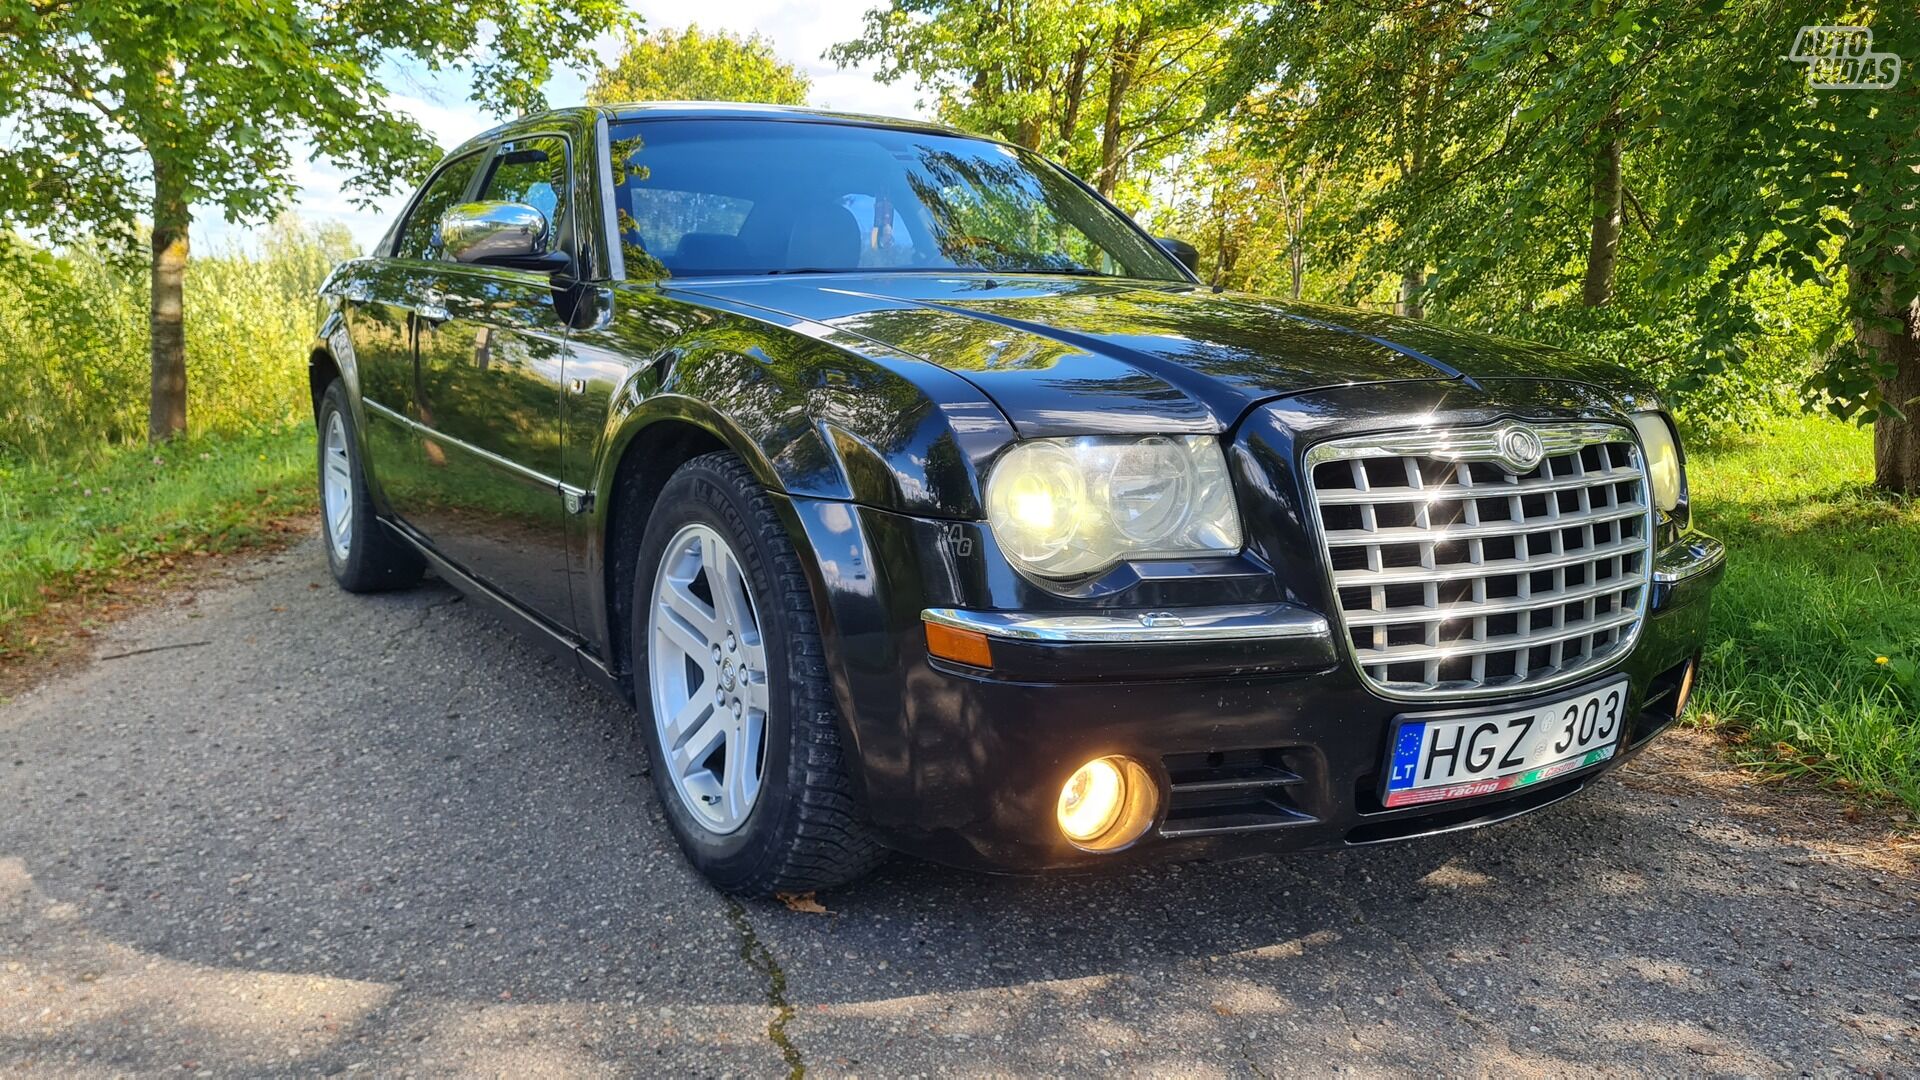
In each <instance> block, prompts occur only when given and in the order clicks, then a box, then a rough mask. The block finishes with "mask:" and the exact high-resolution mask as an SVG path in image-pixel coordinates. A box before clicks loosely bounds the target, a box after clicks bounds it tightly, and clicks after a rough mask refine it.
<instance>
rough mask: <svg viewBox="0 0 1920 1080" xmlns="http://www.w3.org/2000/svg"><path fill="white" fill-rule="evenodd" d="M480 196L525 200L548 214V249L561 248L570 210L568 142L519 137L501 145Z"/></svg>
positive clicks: (523, 201) (491, 198)
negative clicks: (562, 221)
mask: <svg viewBox="0 0 1920 1080" xmlns="http://www.w3.org/2000/svg"><path fill="white" fill-rule="evenodd" d="M480 198H481V199H482V200H483V201H486V202H512V203H522V204H525V205H527V206H531V207H533V208H534V209H535V210H538V211H540V212H541V213H542V214H545V215H546V216H547V250H548V251H554V250H556V249H557V248H558V246H559V245H558V243H557V239H558V237H559V235H560V218H561V216H562V215H563V214H565V213H566V210H567V144H566V142H565V141H564V140H562V139H558V138H555V137H553V136H551V135H538V136H534V137H533V138H529V139H516V140H514V141H513V142H510V143H505V144H503V145H502V146H501V147H500V152H499V154H497V155H495V156H494V159H493V169H492V171H491V172H489V173H488V175H487V182H486V184H485V186H483V187H482V188H481V189H480Z"/></svg>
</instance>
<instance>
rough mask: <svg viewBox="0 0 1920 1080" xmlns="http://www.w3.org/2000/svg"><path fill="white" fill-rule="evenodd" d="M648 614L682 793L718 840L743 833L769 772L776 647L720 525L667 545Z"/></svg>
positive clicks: (663, 740)
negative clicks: (770, 663)
mask: <svg viewBox="0 0 1920 1080" xmlns="http://www.w3.org/2000/svg"><path fill="white" fill-rule="evenodd" d="M653 597H654V600H653V609H652V611H651V612H649V614H648V619H649V628H648V635H647V636H648V639H649V649H648V656H647V660H648V663H649V665H650V667H651V670H650V671H649V673H648V682H649V683H650V684H651V686H652V690H653V722H654V725H655V734H656V735H658V736H659V739H660V747H661V749H662V750H664V751H665V753H666V760H665V761H662V762H660V763H659V766H658V767H659V768H663V769H665V770H666V771H667V775H668V778H669V779H671V780H672V781H673V788H674V790H675V791H676V792H678V793H679V795H680V798H681V800H682V802H683V804H684V805H685V806H686V808H687V809H688V811H690V812H691V813H692V814H693V816H694V817H695V818H696V819H698V820H699V822H700V823H701V824H702V825H703V826H705V827H706V828H708V829H711V830H712V831H713V832H715V833H719V834H726V833H731V832H733V831H734V830H736V829H738V828H739V827H740V826H741V825H742V824H744V823H745V822H746V820H747V815H748V814H749V813H750V812H752V810H753V804H754V800H756V799H758V798H759V796H760V787H761V782H762V780H763V778H764V774H765V770H766V734H767V704H768V701H767V649H766V644H765V642H764V641H763V640H762V638H761V634H760V619H759V617H758V616H757V615H756V614H755V612H754V606H753V595H752V593H751V591H750V590H749V589H748V587H747V579H746V577H745V575H744V574H743V573H742V572H741V570H740V558H739V556H737V555H735V554H734V552H733V549H732V548H731V547H728V546H727V542H726V541H725V540H724V539H722V538H721V536H720V534H719V533H717V532H715V531H714V530H713V528H712V527H711V526H708V525H705V524H701V523H699V522H695V523H693V524H690V525H686V526H683V527H682V528H681V529H680V531H679V532H677V533H675V534H674V536H673V539H671V540H669V541H668V542H667V548H666V557H665V558H663V559H661V560H660V568H659V570H658V572H657V574H656V577H655V581H654V585H653Z"/></svg>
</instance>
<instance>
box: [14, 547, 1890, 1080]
mask: <svg viewBox="0 0 1920 1080" xmlns="http://www.w3.org/2000/svg"><path fill="white" fill-rule="evenodd" d="M645 769H646V759H645V753H644V751H643V750H642V748H641V743H640V741H639V739H638V738H637V737H636V734H635V732H634V729H633V724H632V717H631V714H630V713H628V712H627V711H626V710H625V709H624V707H623V706H621V705H620V704H619V703H618V702H616V701H614V700H612V699H611V698H609V697H607V696H605V695H603V694H601V693H599V692H598V691H596V690H594V689H592V688H591V687H589V686H588V685H586V684H585V683H583V682H582V681H581V680H580V679H578V678H577V677H576V676H575V675H574V674H573V673H571V672H570V671H567V670H564V669H562V668H561V667H559V666H558V665H556V664H554V663H553V662H551V661H550V660H548V659H547V658H546V657H545V656H544V655H543V654H541V653H539V652H538V651H536V650H535V649H533V648H531V647H529V646H527V645H524V644H522V643H521V642H520V640H519V639H517V638H516V637H514V636H512V635H511V634H509V633H507V632H506V631H504V630H503V629H502V628H501V627H500V626H499V625H498V624H496V623H494V622H492V621H491V620H490V619H489V618H488V617H487V616H486V615H484V614H483V613H481V612H479V611H477V610H475V609H474V608H473V607H472V606H471V605H468V604H465V603H463V602H461V601H460V599H459V597H458V595H457V594H455V593H454V592H452V591H451V590H449V589H447V588H445V587H444V586H440V585H437V584H430V585H428V586H426V587H423V588H421V589H419V590H416V591H412V592H408V593H401V594H393V595H388V596H379V597H371V598H368V597H353V596H348V595H346V594H343V593H340V592H339V591H337V590H336V589H334V587H333V585H332V584H331V582H330V581H329V580H328V579H327V578H326V571H325V567H324V563H323V560H322V557H321V553H320V551H319V549H318V546H317V544H315V543H312V542H308V543H305V544H302V545H299V546H297V547H295V548H293V549H292V550H290V551H287V552H285V553H282V554H279V555H274V556H270V557H265V558H261V559H258V560H251V561H246V562H238V563H235V564H232V565H230V566H228V567H225V568H223V569H221V570H219V571H217V572H216V573H214V574H212V575H210V576H208V577H207V578H205V579H203V580H201V581H200V582H199V583H198V585H197V586H196V587H195V588H193V589H191V590H190V591H184V592H182V593H181V594H179V595H178V596H176V597H175V598H174V599H172V600H170V601H168V602H166V603H164V604H163V605H161V606H159V607H156V608H154V609H153V610H150V611H147V612H145V613H143V614H140V615H136V616H134V617H132V618H130V619H128V620H127V621H125V622H123V623H120V624H119V625H117V626H116V627H114V628H112V629H111V630H109V631H107V632H105V633H103V634H101V635H100V637H99V639H98V641H97V644H96V650H95V658H94V659H93V660H92V661H91V662H90V663H86V664H80V665H73V666H71V667H70V668H69V669H68V670H64V671H62V672H58V673H56V674H54V675H53V676H52V677H50V678H49V679H47V680H46V681H44V682H42V683H41V684H40V685H39V686H37V687H36V688H34V689H31V690H28V691H26V692H24V693H22V694H20V695H19V696H17V697H15V698H13V699H11V700H10V701H6V702H4V703H0V1075H16V1074H17V1075H21V1076H107V1075H121V1074H126V1073H150V1072H161V1071H175V1072H184V1073H186V1074H189V1075H193V1074H207V1075H216V1076H225V1075H249V1076H257V1075H282V1074H284V1075H296V1074H297V1075H312V1074H315V1073H318V1074H323V1075H331V1074H336V1073H341V1072H352V1071H368V1072H371V1073H374V1074H379V1075H390V1074H400V1073H413V1074H416V1075H421V1076H437V1075H456V1074H458V1075H466V1074H475V1073H484V1074H497V1075H515V1076H521V1075H525V1076H540V1075H566V1076H578V1075H610V1076H626V1075H638V1074H654V1073H659V1072H672V1073H676V1074H679V1073H687V1074H695V1075H723V1074H732V1075H772V1074H780V1073H788V1072H790V1071H791V1070H792V1069H793V1068H795V1067H804V1068H805V1069H806V1071H808V1072H814V1073H820V1074H824V1075H843V1074H869V1075H894V1074H903V1073H923V1074H924V1073H932V1072H940V1073H955V1074H974V1073H997V1074H1004V1073H1035V1072H1038V1073H1065V1072H1071V1073H1084V1072H1095V1071H1112V1070H1124V1071H1128V1072H1140V1073H1179V1074H1182V1075H1272V1074H1298V1073H1312V1074H1324V1073H1327V1072H1330V1071H1335V1070H1336V1069H1338V1070H1347V1069H1354V1070H1363V1071H1366V1072H1368V1073H1391V1074H1427V1073H1433V1072H1447V1073H1459V1072H1472V1073H1494V1072H1501V1073H1505V1072H1510V1071H1515V1070H1525V1071H1529V1072H1552V1073H1597V1072H1618V1071H1622V1070H1634V1071H1648V1072H1658V1073H1666V1074H1672V1073H1716V1074H1720V1073H1776V1072H1784V1071H1799V1070H1812V1071H1815V1072H1829V1071H1830V1072H1847V1071H1854V1070H1858V1071H1862V1072H1869V1073H1874V1072H1878V1073H1890V1074H1914V1073H1920V876H1917V875H1916V873H1915V869H1914V865H1913V861H1912V859H1911V858H1910V854H1911V851H1910V848H1903V847H1901V846H1900V844H1898V843H1894V842H1892V841H1890V840H1889V838H1888V837H1887V835H1886V834H1885V833H1884V831H1883V830H1882V829H1879V828H1877V827H1875V826H1873V825H1871V824H1867V823H1862V824H1849V823H1847V822H1846V821H1844V820H1841V818H1840V815H1839V813H1838V809H1837V806H1836V805H1835V804H1834V803H1833V802H1832V801H1831V800H1829V799H1827V798H1826V797H1824V796H1821V795H1818V794H1787V795H1779V794H1777V793H1773V792H1770V791H1765V790H1761V791H1756V789H1755V788H1754V787H1753V785H1752V784H1751V783H1750V782H1749V781H1747V780H1746V779H1745V778H1744V777H1742V776H1740V775H1739V774H1737V773H1734V772H1733V771H1732V770H1730V769H1728V768H1726V767H1725V766H1722V765H1720V764H1718V762H1717V759H1716V758H1715V756H1714V755H1713V754H1712V753H1711V752H1710V751H1709V750H1708V749H1707V748H1706V746H1705V745H1704V741H1703V740H1702V739H1701V738H1700V737H1699V736H1695V735H1691V734H1688V733H1680V734H1678V735H1677V736H1675V737H1672V738H1670V739H1668V740H1665V741H1664V742H1663V744H1662V745H1660V746H1659V747H1657V748H1656V749H1655V751H1654V752H1652V753H1650V754H1648V755H1645V756H1643V757H1642V758H1641V759H1639V760H1637V761H1635V762H1634V763H1632V764H1630V765H1629V766H1627V767H1626V768H1625V769H1623V770H1622V771H1621V772H1620V773H1617V774H1615V778H1614V779H1612V780H1610V781H1608V782H1605V783H1602V784H1600V785H1598V786H1597V787H1596V788H1595V789H1594V790H1592V791H1590V792H1588V793H1586V794H1585V795H1583V796H1581V797H1579V798H1577V799H1575V800H1572V801H1570V802H1569V803H1565V804H1561V805H1560V806H1559V807H1556V808H1555V809H1554V810H1552V811H1549V812H1547V813H1545V814H1542V815H1535V816H1533V817H1530V818H1526V819H1522V820H1520V821H1517V822H1513V823H1510V824H1507V825H1505V826H1501V827H1497V828H1495V829H1492V830H1483V831H1479V832H1473V833H1463V834H1457V835H1453V836H1448V837H1441V838H1437V839H1433V840H1429V841H1426V842H1423V843H1419V844H1415V845H1409V846H1398V847H1392V848H1381V849H1371V850H1364V851H1351V852H1341V853H1337V854H1332V855H1323V856H1308V857H1295V858H1285V859H1282V858H1272V859H1260V860H1255V861H1249V862H1240V863H1232V864H1194V865H1183V866H1167V867H1158V868H1152V869H1148V870H1144V871H1140V872H1135V873H1130V874H1127V875H1125V876H1107V877H1079V878H997V877H988V876H983V875H977V874H968V873H961V872H957V871H952V870H947V869H943V868H939V867H933V866H928V865H924V864H919V863H914V862H910V861H907V860H903V859H896V860H895V861H894V862H893V863H891V864H890V865H889V866H888V867H887V868H886V869H884V870H882V871H881V872H880V874H878V875H877V876H876V877H874V878H872V879H870V880H869V881H867V882H865V883H863V884H861V885H859V886H857V887H854V888H852V889H848V890H843V891H841V892H838V893H834V894H830V895H823V896H822V897H820V899H821V901H822V902H823V903H825V905H826V906H827V907H828V908H829V909H831V912H832V913H831V914H828V915H818V914H805V913H800V912H795V911H790V910H788V909H787V908H786V907H784V906H782V905H780V904H778V903H775V902H771V901H769V902H748V903H737V902H734V901H731V900H729V899H727V898H725V897H722V896H720V895H719V894H717V893H715V892H713V891H712V890H711V889H709V888H707V887H706V886H705V885H704V884H703V883H702V882H701V881H700V880H699V879H698V878H697V877H695V876H694V874H693V873H692V872H691V871H690V870H689V869H687V867H686V866H685V864H684V863H683V862H682V860H681V859H680V857H679V853H678V851H677V850H676V849H675V848H674V846H673V841H672V839H671V837H670V836H669V834H668V832H667V830H666V827H665V825H664V823H663V822H662V820H661V818H660V815H659V811H658V809H657V807H656V806H655V804H654V802H653V798H652V795H651V791H650V789H649V787H648V786H647V785H646V783H645V778H644V770H645Z"/></svg>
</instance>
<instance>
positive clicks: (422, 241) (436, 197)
mask: <svg viewBox="0 0 1920 1080" xmlns="http://www.w3.org/2000/svg"><path fill="white" fill-rule="evenodd" d="M481 159H482V155H480V154H468V155H467V156H466V157H463V158H460V159H459V160H457V161H453V162H451V163H449V164H448V165H446V166H445V167H444V168H442V169H441V170H440V171H439V172H438V173H436V174H434V177H433V179H432V180H429V181H427V186H426V190H424V191H422V192H421V193H420V198H419V200H418V201H416V202H415V203H414V204H413V212H412V213H411V214H409V215H407V223H406V225H405V226H403V227H402V228H401V230H400V243H399V244H398V245H397V246H396V247H395V248H394V251H393V257H394V258H396V259H435V258H439V256H440V216H441V215H442V214H445V213H446V212H447V211H448V210H450V209H452V208H453V206H454V204H456V203H458V202H459V201H460V200H461V199H462V198H463V197H465V195H466V194H467V185H468V184H470V183H472V182H473V174H474V173H475V172H477V171H479V169H480V161H481Z"/></svg>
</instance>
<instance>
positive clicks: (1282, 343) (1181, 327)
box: [666, 273, 1619, 437]
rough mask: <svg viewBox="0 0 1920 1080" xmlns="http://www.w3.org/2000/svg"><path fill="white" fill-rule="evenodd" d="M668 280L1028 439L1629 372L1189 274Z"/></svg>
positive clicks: (1608, 379) (1203, 426) (1170, 428)
mask: <svg viewBox="0 0 1920 1080" xmlns="http://www.w3.org/2000/svg"><path fill="white" fill-rule="evenodd" d="M666 287H668V288H669V289H671V290H672V291H674V292H686V293H693V294H697V295H701V296H705V297H708V298H711V299H713V300H718V301H722V302H725V303H728V304H729V305H734V306H739V307H743V308H749V309H753V310H754V311H755V313H756V314H758V315H759V316H760V317H763V318H771V319H773V320H774V321H783V322H787V323H788V324H789V325H799V324H803V323H812V324H821V325H824V326H826V327H831V328H832V329H833V330H834V331H836V332H837V333H836V334H835V335H834V336H835V338H836V339H837V340H839V341H841V342H847V341H852V342H854V346H853V347H855V348H858V347H859V345H858V343H859V342H863V341H864V342H870V343H873V344H876V345H881V346H885V347H886V348H887V349H890V350H893V351H896V352H901V353H906V354H909V355H911V356H915V357H918V358H919V359H922V360H925V361H928V362H930V363H934V364H938V365H940V366H941V367H943V368H946V369H948V370H949V371H952V372H955V373H956V374H958V375H960V376H962V377H964V378H966V379H967V380H969V381H970V382H972V383H973V384H974V385H975V386H977V387H979V388H980V390H981V391H983V392H984V393H986V394H987V395H988V396H989V397H991V398H992V399H993V401H994V402H995V403H996V404H997V405H998V406H999V407H1000V408H1001V410H1002V411H1003V412H1005V413H1006V415H1007V417H1008V419H1009V420H1011V421H1012V423H1013V425H1014V427H1015V428H1016V430H1018V431H1019V432H1020V434H1021V435H1023V436H1027V437H1039V436H1048V435H1076V434H1105V433H1123V432H1146V431H1157V432H1179V431H1192V432H1214V431H1221V430H1225V429H1226V428H1228V427H1230V426H1231V425H1232V424H1233V422H1234V421H1235V420H1236V419H1238V418H1239V417H1240V416H1241V415H1242V414H1243V413H1245V412H1246V411H1247V409H1249V408H1251V407H1252V406H1253V405H1255V404H1258V403H1259V402H1262V401H1268V400H1272V399H1274V398H1278V397H1285V396H1289V395H1293V394H1298V393H1302V392H1305V391H1309V390H1317V389H1326V388H1330V387H1338V386H1355V385H1361V384H1365V383H1377V382H1393V381H1404V380H1426V379H1456V380H1466V381H1482V380H1488V379H1512V378H1527V379H1542V378H1545V379H1564V380H1570V381H1577V382H1587V383H1595V384H1599V385H1603V386H1606V385H1610V384H1611V383H1614V382H1617V381H1618V380H1619V374H1618V372H1616V371H1614V370H1613V369H1611V368H1609V367H1608V366H1607V365H1603V364H1596V363H1593V362H1590V361H1585V360H1582V359H1579V358H1574V357H1570V356H1569V355H1568V354H1566V353H1563V352H1559V351H1557V350H1553V349H1549V348H1546V347H1543V346H1537V345H1530V344H1526V343H1524V342H1518V341H1512V340H1508V339H1504V338H1496V337H1490V336H1488V335H1484V334H1472V333H1465V332H1461V331H1454V330H1447V329H1444V328H1442V327H1438V326H1433V325H1430V324H1427V323H1423V322H1419V321H1416V320H1411V319H1401V318H1395V317H1393V316H1388V315H1381V314H1376V313H1372V312H1363V311H1353V310H1348V309H1343V308H1332V307H1323V306H1320V305H1315V304H1301V303H1293V302H1285V301H1278V300H1273V299H1269V298H1264V297H1256V296H1248V295H1238V294H1231V293H1215V292H1213V291H1212V290H1210V289H1207V288H1204V287H1201V286H1195V285H1187V284H1183V283H1172V282H1165V283H1163V282H1133V281H1111V280H1095V279H1090V278H1054V277H1027V276H1009V277H995V276H988V275H952V276H949V275H930V274H912V273H894V274H878V273H876V274H822V275H808V276H804V277H802V276H793V277H777V276H776V277H758V278H751V279H732V280H724V281H723V280H709V281H689V282H685V283H672V284H669V285H667V286H666ZM815 332H818V331H817V328H816V331H815Z"/></svg>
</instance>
